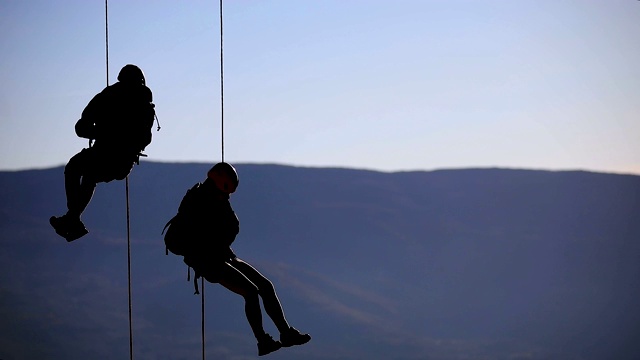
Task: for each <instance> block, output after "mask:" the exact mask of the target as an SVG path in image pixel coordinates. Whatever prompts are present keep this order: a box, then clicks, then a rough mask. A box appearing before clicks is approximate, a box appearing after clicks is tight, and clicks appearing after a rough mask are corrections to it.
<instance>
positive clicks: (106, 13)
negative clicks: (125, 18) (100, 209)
mask: <svg viewBox="0 0 640 360" xmlns="http://www.w3.org/2000/svg"><path fill="white" fill-rule="evenodd" d="M104 32H105V36H104V37H105V61H106V68H107V86H109V0H104ZM158 127H160V124H159V123H158ZM89 146H91V142H89ZM125 195H126V203H127V280H128V281H127V285H128V290H129V359H130V360H133V324H132V316H131V315H132V306H131V218H130V211H129V175H127V177H126V180H125Z"/></svg>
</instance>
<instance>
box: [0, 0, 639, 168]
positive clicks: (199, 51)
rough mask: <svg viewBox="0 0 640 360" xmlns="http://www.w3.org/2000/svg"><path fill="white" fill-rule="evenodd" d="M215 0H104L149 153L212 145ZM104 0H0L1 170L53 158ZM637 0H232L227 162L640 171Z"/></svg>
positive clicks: (76, 100) (97, 33) (228, 4)
mask: <svg viewBox="0 0 640 360" xmlns="http://www.w3.org/2000/svg"><path fill="white" fill-rule="evenodd" d="M219 26H220V24H219V13H218V1H195V0H190V1H160V0H154V1H151V0H147V1H140V0H136V1H132V0H126V1H125V0H111V1H109V73H110V83H113V82H114V81H115V80H116V76H117V73H118V71H119V69H120V68H121V67H122V66H124V65H125V64H127V63H133V64H136V65H139V66H140V67H141V68H142V69H143V70H144V72H145V74H146V77H147V85H148V86H149V87H150V88H151V90H152V91H153V93H154V102H155V103H156V109H157V112H158V116H159V118H160V123H161V125H162V130H161V131H160V132H155V131H154V141H153V143H152V144H151V145H149V146H148V147H147V151H146V152H147V154H148V155H149V158H148V159H150V160H155V161H179V162H187V161H189V162H191V161H197V162H215V161H218V160H220V147H221V146H220V107H221V101H220V41H219V37H220V33H219ZM106 83H107V82H106V64H105V7H104V1H88V0H76V1H67V0H65V1H40V0H29V1H21V0H0V121H1V123H0V152H1V154H2V156H1V158H0V169H1V170H15V169H28V168H41V167H50V166H56V165H62V164H65V163H66V162H67V160H68V159H69V158H70V157H71V156H72V155H73V154H75V153H76V152H78V151H79V150H80V149H81V148H82V147H84V146H86V145H87V141H86V140H85V139H81V138H78V137H76V136H75V133H74V130H73V126H74V124H75V121H76V120H77V119H78V118H79V116H80V113H81V112H82V110H83V108H84V106H85V105H86V104H87V102H88V101H89V100H90V99H91V98H92V97H93V96H94V95H95V94H96V93H98V92H99V91H101V90H102V89H103V88H104V87H105V86H106ZM639 95H640V2H639V1H635V0H468V1H461V0H439V1H435V0H434V1H428V0H413V1H409V0H397V1H389V0H385V1H378V0H260V1H258V0H226V1H225V2H224V112H225V131H224V137H225V160H227V161H230V162H254V163H281V164H290V165H303V166H340V167H353V168H366V169H376V170H383V171H395V170H431V169H439V168H461V167H493V166H497V167H517V168H531V169H553V170H559V169H585V170H594V171H604V172H624V173H635V174H640V141H639V140H640V99H639Z"/></svg>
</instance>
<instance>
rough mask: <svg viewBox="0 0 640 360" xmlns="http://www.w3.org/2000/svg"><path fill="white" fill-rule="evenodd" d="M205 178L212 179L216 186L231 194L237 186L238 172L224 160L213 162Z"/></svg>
mask: <svg viewBox="0 0 640 360" xmlns="http://www.w3.org/2000/svg"><path fill="white" fill-rule="evenodd" d="M207 178H209V179H211V180H213V182H214V184H216V187H217V188H218V189H219V190H220V191H222V192H224V193H227V194H231V193H233V192H234V191H236V189H237V188H238V183H239V182H240V180H239V179H238V173H237V172H236V169H235V168H234V167H233V166H231V164H228V163H226V162H219V163H217V164H215V165H214V166H213V167H212V168H211V170H209V172H207Z"/></svg>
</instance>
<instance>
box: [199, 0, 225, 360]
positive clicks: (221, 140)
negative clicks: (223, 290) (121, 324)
mask: <svg viewBox="0 0 640 360" xmlns="http://www.w3.org/2000/svg"><path fill="white" fill-rule="evenodd" d="M223 49H224V47H223V23H222V0H220V152H221V156H220V157H221V161H223V162H224V50H223ZM200 281H201V283H200V285H201V288H202V291H201V292H200V298H201V311H202V314H201V315H202V316H201V320H202V360H205V353H206V351H205V331H204V324H205V321H204V319H205V317H204V304H205V301H204V277H201V278H200Z"/></svg>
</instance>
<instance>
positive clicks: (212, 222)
mask: <svg viewBox="0 0 640 360" xmlns="http://www.w3.org/2000/svg"><path fill="white" fill-rule="evenodd" d="M237 186H238V174H237V173H236V170H235V169H234V168H233V166H231V165H230V164H228V163H225V162H221V163H218V164H216V165H215V166H213V167H212V168H211V170H209V172H208V173H207V179H206V180H205V181H204V182H202V183H197V184H195V185H194V186H193V187H192V188H191V189H189V190H188V191H187V193H186V195H185V196H184V198H183V199H182V202H181V203H180V207H179V209H178V214H177V215H176V216H175V217H174V218H173V219H171V220H170V221H169V222H168V223H167V226H169V225H170V226H169V229H168V231H167V234H166V235H165V244H166V246H167V249H168V250H170V251H171V252H173V253H175V254H177V255H182V256H184V262H185V263H186V264H187V265H188V266H189V267H191V268H193V269H194V271H195V273H196V279H197V278H198V277H200V276H202V277H204V278H205V279H206V280H207V281H209V282H211V283H219V284H220V285H222V286H224V287H225V288H227V289H229V290H231V291H233V292H235V293H236V294H239V295H241V296H242V297H244V300H245V314H246V316H247V320H248V322H249V325H250V327H251V330H252V331H253V334H254V336H255V337H256V340H257V341H258V355H260V356H261V355H266V354H268V353H271V352H273V351H276V350H278V349H280V348H281V347H283V346H284V347H289V346H293V345H302V344H305V343H307V342H308V341H309V340H311V336H309V335H308V334H301V333H300V332H299V331H298V330H296V329H295V328H293V327H291V326H290V325H289V323H288V322H287V320H286V319H285V316H284V312H283V310H282V306H281V304H280V300H278V296H277V295H276V291H275V288H274V286H273V283H271V281H270V280H269V279H267V278H266V277H265V276H264V275H262V274H261V273H260V272H258V270H256V269H255V268H254V267H253V266H251V265H250V264H249V263H247V262H245V261H243V260H241V259H239V258H238V257H237V256H236V254H235V253H234V252H233V250H232V249H231V244H232V243H233V241H234V240H235V238H236V235H237V234H238V232H239V231H240V227H239V221H238V218H237V216H236V214H235V212H234V211H233V209H232V208H231V204H230V202H229V194H231V193H233V192H234V191H235V190H236V188H237ZM165 228H166V226H165ZM195 284H196V293H198V289H197V282H196V283H195ZM259 298H262V302H263V305H264V309H265V312H266V313H267V315H268V316H269V317H270V318H271V320H272V321H273V322H274V324H275V325H276V327H277V328H278V331H279V332H280V340H279V341H277V340H274V339H273V338H272V337H271V336H270V335H269V334H267V333H266V332H265V331H264V328H263V327H262V312H261V309H260V300H259Z"/></svg>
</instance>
